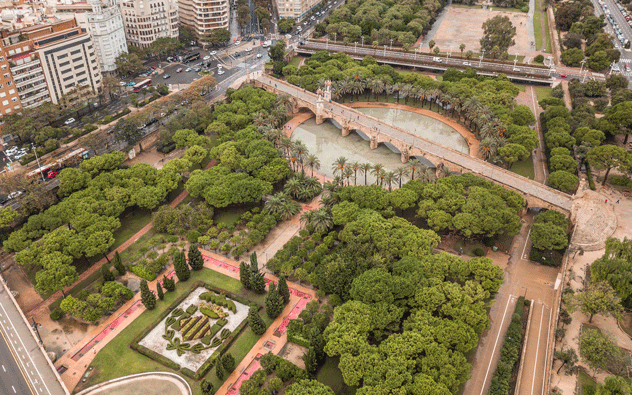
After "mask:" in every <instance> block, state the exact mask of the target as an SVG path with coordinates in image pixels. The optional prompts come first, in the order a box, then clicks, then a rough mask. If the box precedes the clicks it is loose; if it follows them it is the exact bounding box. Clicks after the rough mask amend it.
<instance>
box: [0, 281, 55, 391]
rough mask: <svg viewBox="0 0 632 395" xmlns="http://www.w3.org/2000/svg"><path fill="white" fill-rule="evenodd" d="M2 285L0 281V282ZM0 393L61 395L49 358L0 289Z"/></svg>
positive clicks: (0, 288)
mask: <svg viewBox="0 0 632 395" xmlns="http://www.w3.org/2000/svg"><path fill="white" fill-rule="evenodd" d="M0 281H2V280H0ZM0 334H1V340H2V341H0V393H1V394H3V395H10V394H18V395H28V394H33V395H63V394H65V393H66V390H65V388H63V387H62V385H61V384H60V383H59V381H58V380H57V377H56V375H55V372H54V371H53V370H52V365H51V364H50V362H49V361H48V358H47V357H45V356H44V354H43V353H42V352H41V351H40V348H39V346H38V344H37V342H36V341H35V339H34V338H33V335H32V334H31V330H30V329H29V327H28V325H27V324H26V322H24V318H23V316H22V315H21V314H20V312H19V311H18V307H17V306H16V305H15V304H14V303H13V301H12V300H11V297H10V295H9V294H8V291H7V289H6V287H5V285H4V283H2V285H0Z"/></svg>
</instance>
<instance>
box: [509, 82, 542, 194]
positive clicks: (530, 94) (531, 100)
mask: <svg viewBox="0 0 632 395" xmlns="http://www.w3.org/2000/svg"><path fill="white" fill-rule="evenodd" d="M516 102H517V103H518V104H524V105H526V106H528V107H529V109H530V110H531V112H532V113H533V115H534V116H535V119H536V122H535V125H534V129H535V131H536V132H537V133H538V138H539V140H540V146H539V147H538V148H536V149H535V150H533V152H531V155H532V158H533V170H534V180H535V181H537V182H539V183H542V184H544V183H546V179H547V177H548V171H547V166H546V164H547V162H546V153H545V150H544V135H543V133H542V128H541V126H540V113H541V112H542V108H541V107H540V105H539V104H538V97H537V95H536V93H535V88H534V87H533V86H531V85H527V86H526V88H525V91H524V92H520V93H518V97H516Z"/></svg>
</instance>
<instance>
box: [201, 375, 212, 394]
mask: <svg viewBox="0 0 632 395" xmlns="http://www.w3.org/2000/svg"><path fill="white" fill-rule="evenodd" d="M200 390H201V391H202V395H211V394H212V393H213V383H211V382H209V381H206V379H203V380H202V382H201V383H200Z"/></svg>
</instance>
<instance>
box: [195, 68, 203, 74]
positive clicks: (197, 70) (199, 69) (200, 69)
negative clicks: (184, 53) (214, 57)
mask: <svg viewBox="0 0 632 395" xmlns="http://www.w3.org/2000/svg"><path fill="white" fill-rule="evenodd" d="M193 71H195V72H196V73H199V72H200V71H202V68H201V67H196V68H194V69H193Z"/></svg>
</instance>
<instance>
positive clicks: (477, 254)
mask: <svg viewBox="0 0 632 395" xmlns="http://www.w3.org/2000/svg"><path fill="white" fill-rule="evenodd" d="M474 255H476V256H483V255H485V251H483V249H482V248H481V247H476V249H475V250H474Z"/></svg>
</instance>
